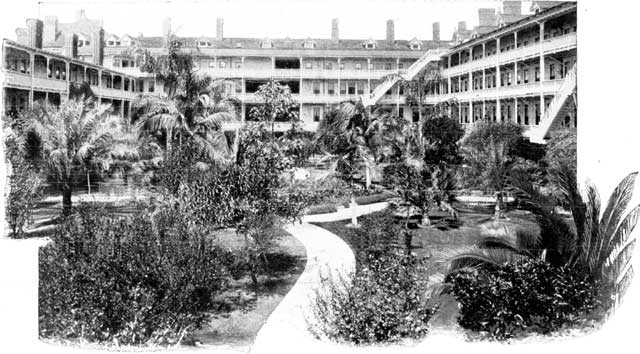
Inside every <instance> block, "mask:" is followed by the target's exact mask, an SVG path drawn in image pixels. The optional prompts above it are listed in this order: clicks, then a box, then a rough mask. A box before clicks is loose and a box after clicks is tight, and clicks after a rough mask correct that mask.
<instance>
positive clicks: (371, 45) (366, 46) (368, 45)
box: [364, 42, 376, 49]
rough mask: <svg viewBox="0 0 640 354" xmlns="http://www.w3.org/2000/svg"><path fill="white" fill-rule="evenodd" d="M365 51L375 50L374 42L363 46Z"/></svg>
mask: <svg viewBox="0 0 640 354" xmlns="http://www.w3.org/2000/svg"><path fill="white" fill-rule="evenodd" d="M364 47H365V48H367V49H375V48H376V44H375V43H374V42H368V43H366V44H365V46H364Z"/></svg>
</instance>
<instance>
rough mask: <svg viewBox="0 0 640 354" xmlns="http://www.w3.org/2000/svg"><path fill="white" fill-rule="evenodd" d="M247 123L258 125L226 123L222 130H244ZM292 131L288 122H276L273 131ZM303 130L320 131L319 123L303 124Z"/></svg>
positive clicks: (269, 127) (223, 124)
mask: <svg viewBox="0 0 640 354" xmlns="http://www.w3.org/2000/svg"><path fill="white" fill-rule="evenodd" d="M246 123H256V122H224V123H222V130H225V131H230V130H236V129H240V128H242V126H243V125H245V124H246ZM267 126H268V129H271V126H270V125H268V124H267ZM289 129H291V123H287V122H276V123H275V124H274V125H273V130H274V131H277V132H284V131H287V130H289ZM302 129H304V130H306V131H315V130H316V129H318V122H302Z"/></svg>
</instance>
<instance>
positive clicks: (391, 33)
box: [387, 20, 396, 43]
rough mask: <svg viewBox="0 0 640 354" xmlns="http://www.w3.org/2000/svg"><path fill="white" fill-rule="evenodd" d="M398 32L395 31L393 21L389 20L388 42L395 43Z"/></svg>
mask: <svg viewBox="0 0 640 354" xmlns="http://www.w3.org/2000/svg"><path fill="white" fill-rule="evenodd" d="M395 35H396V31H395V29H394V24H393V20H387V42H389V43H393V41H394V39H395Z"/></svg>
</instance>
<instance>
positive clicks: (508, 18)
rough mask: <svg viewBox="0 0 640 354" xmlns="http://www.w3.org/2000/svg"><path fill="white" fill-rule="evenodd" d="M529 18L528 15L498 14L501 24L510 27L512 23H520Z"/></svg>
mask: <svg viewBox="0 0 640 354" xmlns="http://www.w3.org/2000/svg"><path fill="white" fill-rule="evenodd" d="M526 17H529V16H528V15H518V14H503V13H501V14H498V21H499V24H503V25H508V24H510V23H514V22H518V21H520V20H522V19H523V18H526Z"/></svg>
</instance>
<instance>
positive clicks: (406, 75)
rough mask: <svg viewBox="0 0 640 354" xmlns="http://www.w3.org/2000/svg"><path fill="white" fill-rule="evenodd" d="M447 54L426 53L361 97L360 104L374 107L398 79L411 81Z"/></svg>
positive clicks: (430, 51)
mask: <svg viewBox="0 0 640 354" xmlns="http://www.w3.org/2000/svg"><path fill="white" fill-rule="evenodd" d="M446 52H447V49H444V48H442V49H434V50H429V51H427V52H426V53H425V54H424V55H423V56H422V57H420V59H418V60H417V61H416V62H415V63H413V64H411V66H410V67H408V68H407V69H406V70H400V71H398V74H397V75H393V76H389V77H387V79H386V80H385V81H383V82H382V83H381V84H380V85H378V86H377V87H376V88H375V89H374V90H373V92H371V93H370V94H368V95H362V97H361V100H362V104H363V105H364V106H365V107H369V106H373V105H375V104H376V103H377V102H378V101H379V100H380V98H382V96H384V94H385V93H386V92H387V91H389V89H391V88H392V87H393V85H395V84H396V83H397V82H398V81H399V80H400V79H403V80H412V79H413V78H414V77H415V76H416V75H417V74H418V73H419V72H420V70H422V69H423V68H424V67H426V66H427V64H429V63H430V62H432V61H439V60H440V58H441V56H442V55H443V54H444V53H446Z"/></svg>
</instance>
